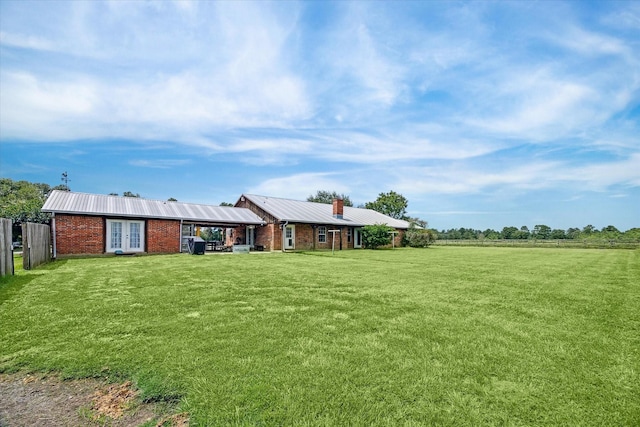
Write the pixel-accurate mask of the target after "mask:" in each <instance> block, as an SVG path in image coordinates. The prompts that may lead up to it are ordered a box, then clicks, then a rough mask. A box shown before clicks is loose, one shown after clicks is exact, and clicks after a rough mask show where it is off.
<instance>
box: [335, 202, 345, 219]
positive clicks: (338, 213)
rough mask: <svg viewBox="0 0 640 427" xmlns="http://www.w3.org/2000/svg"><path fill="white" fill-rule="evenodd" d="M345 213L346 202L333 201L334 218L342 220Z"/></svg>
mask: <svg viewBox="0 0 640 427" xmlns="http://www.w3.org/2000/svg"><path fill="white" fill-rule="evenodd" d="M343 213H344V200H342V199H339V198H337V199H333V217H334V218H337V219H342V215H343Z"/></svg>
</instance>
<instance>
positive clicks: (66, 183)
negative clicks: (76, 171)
mask: <svg viewBox="0 0 640 427" xmlns="http://www.w3.org/2000/svg"><path fill="white" fill-rule="evenodd" d="M69 181H71V180H70V179H69V174H68V173H67V171H64V172H62V182H64V190H65V191H71V190H70V189H69Z"/></svg>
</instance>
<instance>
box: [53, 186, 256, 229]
mask: <svg viewBox="0 0 640 427" xmlns="http://www.w3.org/2000/svg"><path fill="white" fill-rule="evenodd" d="M42 210H43V211H44V212H51V213H67V214H79V215H105V216H121V217H135V218H166V219H181V220H186V221H194V222H198V221H199V222H203V223H212V224H220V225H224V224H230V225H231V224H252V225H259V224H264V221H263V220H262V218H260V217H259V216H257V215H256V214H254V213H253V212H251V211H250V210H249V209H246V208H234V207H228V206H212V205H199V204H193V203H182V202H165V201H161V200H148V199H142V198H139V197H119V196H105V195H102V194H86V193H74V192H70V191H59V190H55V191H52V192H51V194H50V195H49V197H48V198H47V200H46V202H45V203H44V206H43V207H42Z"/></svg>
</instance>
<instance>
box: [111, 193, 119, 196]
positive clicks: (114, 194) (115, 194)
mask: <svg viewBox="0 0 640 427" xmlns="http://www.w3.org/2000/svg"><path fill="white" fill-rule="evenodd" d="M109 196H119V194H118V193H109Z"/></svg>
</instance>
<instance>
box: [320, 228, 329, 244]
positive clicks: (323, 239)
mask: <svg viewBox="0 0 640 427" xmlns="http://www.w3.org/2000/svg"><path fill="white" fill-rule="evenodd" d="M318 243H327V227H325V226H320V227H318Z"/></svg>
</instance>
